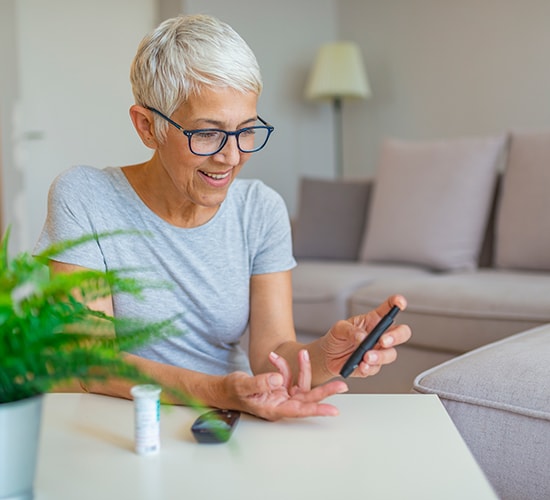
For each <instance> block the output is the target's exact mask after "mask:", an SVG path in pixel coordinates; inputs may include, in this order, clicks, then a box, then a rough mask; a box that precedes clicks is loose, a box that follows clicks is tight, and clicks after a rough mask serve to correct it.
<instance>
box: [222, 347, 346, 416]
mask: <svg viewBox="0 0 550 500" xmlns="http://www.w3.org/2000/svg"><path fill="white" fill-rule="evenodd" d="M269 360H270V362H271V363H272V364H273V366H275V367H276V368H277V370H278V372H272V373H263V374H260V375H256V376H254V377H251V376H249V375H247V374H246V373H243V372H235V373H231V374H229V375H227V376H226V378H225V383H226V385H225V391H226V393H227V394H228V395H229V396H230V399H231V400H232V401H233V406H235V409H238V410H241V411H245V412H247V413H251V414H253V415H256V416H258V417H261V418H264V419H266V420H279V419H281V418H296V417H315V416H335V415H338V409H337V408H336V407H335V406H333V405H330V404H326V403H321V401H322V400H323V399H325V398H327V397H329V396H332V395H334V394H339V393H343V392H346V391H347V390H348V387H347V385H346V384H345V383H344V382H342V381H338V380H335V381H332V382H328V383H327V384H324V385H321V386H318V387H316V388H314V389H312V388H311V362H310V359H309V354H308V352H307V351H306V350H305V349H303V350H301V351H300V352H299V366H300V371H299V374H298V382H297V384H296V385H292V372H291V369H290V366H289V364H288V362H287V361H286V360H285V359H284V358H283V357H282V356H279V355H278V354H276V353H274V352H272V353H271V354H270V355H269Z"/></svg>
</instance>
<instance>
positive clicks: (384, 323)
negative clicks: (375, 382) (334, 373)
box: [340, 306, 400, 378]
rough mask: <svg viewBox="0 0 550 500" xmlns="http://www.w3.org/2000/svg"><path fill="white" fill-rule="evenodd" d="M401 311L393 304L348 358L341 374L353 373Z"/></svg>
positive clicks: (348, 374)
mask: <svg viewBox="0 0 550 500" xmlns="http://www.w3.org/2000/svg"><path fill="white" fill-rule="evenodd" d="M399 311H400V309H399V307H397V306H393V307H392V308H391V309H390V312H389V313H388V314H386V315H385V316H384V317H383V318H382V319H381V320H380V322H379V323H378V324H377V325H376V326H375V327H374V328H373V330H372V332H370V333H369V334H368V335H367V336H366V337H365V339H364V340H363V342H361V343H360V344H359V347H357V349H355V351H353V353H352V355H351V356H350V357H349V358H348V360H347V361H346V364H345V365H344V366H343V367H342V370H340V375H342V377H344V378H347V377H349V376H350V375H351V373H352V372H353V370H355V369H356V368H357V366H358V365H359V363H361V360H362V359H363V356H364V355H365V353H366V352H367V351H369V350H370V349H372V348H373V347H374V346H375V345H376V342H378V339H379V338H380V337H381V336H382V334H383V333H384V332H385V331H386V330H387V329H388V328H389V327H390V326H391V324H392V323H393V320H394V319H395V316H397V313H398V312H399Z"/></svg>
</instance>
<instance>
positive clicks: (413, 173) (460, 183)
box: [360, 137, 505, 271]
mask: <svg viewBox="0 0 550 500" xmlns="http://www.w3.org/2000/svg"><path fill="white" fill-rule="evenodd" d="M504 145H505V138H504V137H494V138H486V139H483V138H480V139H477V138H471V139H470V138H463V139H453V140H441V141H433V142H409V141H401V140H396V139H388V140H386V141H385V142H384V144H383V145H382V150H381V156H380V162H379V165H378V172H377V177H376V183H375V187H374V193H373V200H372V205H371V208H370V211H369V216H368V221H367V227H368V231H366V232H365V240H364V242H363V246H362V249H361V253H360V257H361V260H363V261H382V262H398V263H405V264H414V265H420V266H423V267H426V268H430V269H434V270H440V271H452V270H461V269H474V268H476V267H477V263H478V257H479V254H480V251H481V246H482V242H483V235H484V231H485V228H486V224H487V219H488V216H489V212H490V208H491V200H492V197H493V192H494V189H495V184H496V178H497V172H498V168H497V167H498V165H499V160H500V159H501V154H502V153H503V151H504Z"/></svg>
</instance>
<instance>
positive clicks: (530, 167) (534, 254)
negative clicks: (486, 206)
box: [495, 133, 550, 270]
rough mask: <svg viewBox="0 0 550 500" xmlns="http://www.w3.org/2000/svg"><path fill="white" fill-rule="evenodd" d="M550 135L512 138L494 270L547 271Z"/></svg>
mask: <svg viewBox="0 0 550 500" xmlns="http://www.w3.org/2000/svg"><path fill="white" fill-rule="evenodd" d="M549 214H550V133H546V134H542V133H536V134H535V133H529V134H527V133H526V134H518V133H514V134H512V135H511V141H510V152H509V159H508V166H507V169H506V171H505V174H504V179H503V185H502V192H501V196H500V199H499V206H498V212H497V225H496V240H495V252H496V253H495V266H497V267H500V268H508V269H511V268H515V269H517V268H522V269H537V270H541V269H544V270H550V217H549Z"/></svg>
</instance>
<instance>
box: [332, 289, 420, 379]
mask: <svg viewBox="0 0 550 500" xmlns="http://www.w3.org/2000/svg"><path fill="white" fill-rule="evenodd" d="M394 305H396V306H398V307H399V309H401V310H404V309H405V308H406V307H407V301H406V300H405V298H404V297H403V296H401V295H393V296H391V297H389V298H388V299H387V300H386V301H385V302H384V303H382V304H381V305H380V306H378V307H377V308H376V309H375V310H373V311H370V312H368V313H367V314H361V315H358V316H353V317H351V318H349V319H347V320H343V321H338V322H337V323H335V324H334V325H333V326H332V328H331V329H330V330H329V331H328V332H327V334H326V335H325V336H324V337H323V339H322V341H321V348H322V350H323V351H324V355H325V368H326V370H327V371H328V372H329V373H330V375H332V376H337V375H339V373H340V370H341V369H342V367H343V366H344V363H345V362H346V361H347V359H348V358H349V357H350V355H351V354H352V353H353V351H354V350H355V349H356V348H357V347H358V346H359V344H360V343H361V342H362V341H363V339H364V338H365V337H366V336H367V335H368V334H369V332H371V331H372V329H373V328H374V327H375V326H376V324H377V323H378V322H379V321H380V320H381V319H382V317H383V316H384V315H385V314H387V313H388V312H389V310H390V309H391V308H392V307H393V306H394ZM410 337H411V329H410V328H409V327H408V326H407V325H394V326H392V327H390V328H389V329H388V330H387V331H386V332H385V333H384V334H383V335H382V337H380V340H379V341H378V342H377V344H376V345H375V346H374V348H373V349H371V350H370V351H368V352H367V353H365V356H364V357H363V360H362V361H361V362H360V363H359V365H358V366H357V368H356V369H355V370H354V371H353V373H352V376H353V377H368V376H370V375H375V374H376V373H378V372H379V371H380V369H381V367H382V365H386V364H389V363H392V362H393V361H395V359H396V357H397V352H396V350H395V346H397V345H399V344H402V343H404V342H406V341H407V340H409V338H410Z"/></svg>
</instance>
